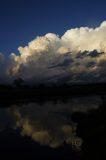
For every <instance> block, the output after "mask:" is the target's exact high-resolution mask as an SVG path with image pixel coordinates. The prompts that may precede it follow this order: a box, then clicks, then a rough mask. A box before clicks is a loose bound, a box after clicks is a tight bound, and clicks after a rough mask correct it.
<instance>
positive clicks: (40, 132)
mask: <svg viewBox="0 0 106 160" xmlns="http://www.w3.org/2000/svg"><path fill="white" fill-rule="evenodd" d="M105 97H106V96H96V95H95V96H88V97H86V96H85V97H70V98H69V99H66V100H65V99H64V100H63V99H58V98H57V99H56V100H47V98H46V101H37V102H36V101H33V102H26V101H24V100H23V101H21V102H16V103H15V102H14V103H13V104H12V103H11V104H8V105H7V103H4V104H1V105H0V156H1V157H3V159H5V158H6V159H29V160H32V159H50V160H52V159H53V160H55V159H58V160H62V159H63V160H68V159H72V160H82V159H84V160H88V159H95V160H98V159H102V157H104V156H105V157H106V151H105V150H106V100H105V99H106V98H105Z"/></svg>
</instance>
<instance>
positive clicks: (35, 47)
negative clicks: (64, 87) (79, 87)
mask: <svg viewBox="0 0 106 160" xmlns="http://www.w3.org/2000/svg"><path fill="white" fill-rule="evenodd" d="M105 33H106V21H104V22H103V23H102V24H101V25H100V26H99V27H97V28H88V27H81V28H74V29H70V30H68V31H66V33H65V34H64V35H63V36H62V37H59V36H58V35H56V34H53V33H48V34H46V35H45V36H41V37H37V38H35V39H34V40H32V41H31V42H30V43H28V45H27V46H25V47H22V46H20V47H19V48H18V51H19V55H16V54H15V53H12V54H11V55H10V56H9V59H8V60H7V61H8V66H7V64H6V67H5V71H4V72H5V73H6V74H7V76H8V77H9V78H10V77H11V78H12V79H13V78H15V77H22V78H23V79H24V80H26V81H33V83H37V82H44V83H49V82H58V81H59V80H60V79H62V78H63V79H65V78H66V77H69V78H68V80H67V81H66V82H67V83H71V82H73V81H74V82H80V81H82V82H89V81H91V82H93V81H106V72H105V70H106V68H105V67H106V66H105V65H104V64H105V62H106V43H105V41H106V34H105ZM85 51H87V52H85ZM100 53H102V54H100ZM1 57H2V55H1V54H0V59H2V58H1ZM0 63H1V60H0ZM0 74H1V73H0ZM1 75H2V74H1Z"/></svg>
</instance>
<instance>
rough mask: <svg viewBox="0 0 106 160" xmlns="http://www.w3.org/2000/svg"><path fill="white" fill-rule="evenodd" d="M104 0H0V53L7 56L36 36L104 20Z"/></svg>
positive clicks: (105, 2)
mask: <svg viewBox="0 0 106 160" xmlns="http://www.w3.org/2000/svg"><path fill="white" fill-rule="evenodd" d="M105 6H106V1H105V0H89V1H87V0H86V1H85V0H27V1H26V0H17V1H15V0H0V52H2V53H3V54H5V55H9V54H10V53H12V52H15V53H17V52H18V51H17V48H18V47H19V46H20V45H21V46H25V45H26V44H27V43H28V42H30V41H31V40H32V39H34V38H35V37H36V36H38V35H39V36H41V35H45V34H46V33H49V32H52V33H55V34H58V35H60V36H61V35H63V34H64V32H65V31H66V30H68V29H70V28H75V27H80V26H88V27H96V26H98V25H99V24H100V23H101V22H102V21H104V20H105V19H106V8H105Z"/></svg>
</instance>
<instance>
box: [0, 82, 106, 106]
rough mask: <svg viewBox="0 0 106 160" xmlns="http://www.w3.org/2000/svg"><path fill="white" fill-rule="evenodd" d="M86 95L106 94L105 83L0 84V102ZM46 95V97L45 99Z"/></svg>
mask: <svg viewBox="0 0 106 160" xmlns="http://www.w3.org/2000/svg"><path fill="white" fill-rule="evenodd" d="M87 95H106V83H98V84H85V85H71V86H69V85H62V86H55V85H52V86H50V87H47V86H44V85H43V84H41V85H39V86H33V87H29V86H26V85H18V86H9V85H0V102H2V101H3V103H4V102H5V101H4V100H6V102H8V101H12V102H14V101H15V102H16V101H21V100H23V99H24V101H25V100H26V101H32V100H36V101H37V100H38V101H41V102H43V100H48V99H54V100H55V99H59V98H60V99H61V100H64V99H65V97H66V98H69V97H70V96H71V97H72V96H87ZM46 97H47V99H46Z"/></svg>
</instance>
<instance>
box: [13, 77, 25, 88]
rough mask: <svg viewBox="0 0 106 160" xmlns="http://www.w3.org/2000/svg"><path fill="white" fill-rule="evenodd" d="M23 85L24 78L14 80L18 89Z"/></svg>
mask: <svg viewBox="0 0 106 160" xmlns="http://www.w3.org/2000/svg"><path fill="white" fill-rule="evenodd" d="M23 84H24V80H23V79H22V78H18V79H15V80H14V85H15V86H16V87H22V86H23Z"/></svg>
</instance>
